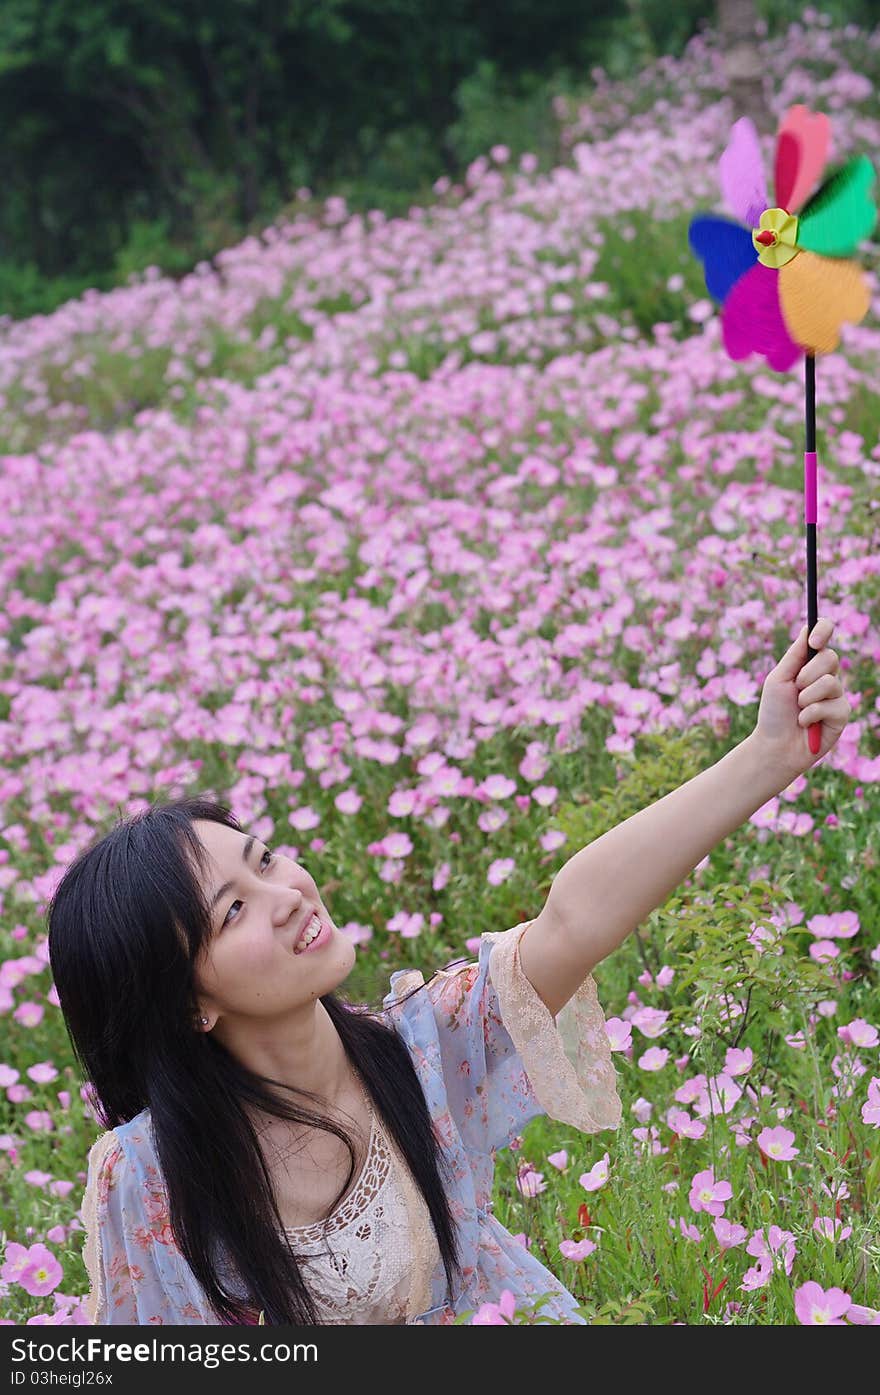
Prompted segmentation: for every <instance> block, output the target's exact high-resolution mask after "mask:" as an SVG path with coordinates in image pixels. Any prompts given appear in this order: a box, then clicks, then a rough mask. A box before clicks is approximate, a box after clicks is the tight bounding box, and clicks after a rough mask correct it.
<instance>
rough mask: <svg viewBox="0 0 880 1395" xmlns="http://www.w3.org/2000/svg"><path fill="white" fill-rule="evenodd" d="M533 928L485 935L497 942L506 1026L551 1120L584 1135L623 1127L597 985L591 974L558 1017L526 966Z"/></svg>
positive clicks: (494, 967) (493, 967)
mask: <svg viewBox="0 0 880 1395" xmlns="http://www.w3.org/2000/svg"><path fill="white" fill-rule="evenodd" d="M531 924H532V922H531V921H530V920H529V921H526V922H525V923H524V924H522V925H515V926H514V927H513V928H512V929H510V930H505V931H502V932H500V933H498V934H487V935H486V936H485V938H486V939H487V940H490V941H491V942H492V943H493V948H492V951H491V954H490V956H489V976H490V978H491V980H492V983H493V985H494V988H495V992H496V994H497V997H498V1005H499V1009H500V1012H501V1018H502V1021H503V1022H504V1026H505V1027H506V1029H507V1031H508V1032H509V1034H510V1037H511V1040H512V1041H513V1044H514V1046H515V1047H516V1050H517V1053H518V1055H519V1057H520V1060H521V1061H522V1063H523V1066H524V1067H525V1071H526V1074H527V1075H528V1078H529V1082H530V1084H531V1087H532V1090H533V1092H534V1094H535V1097H536V1098H537V1100H538V1101H539V1103H540V1104H541V1107H542V1108H543V1110H544V1112H545V1113H546V1114H548V1115H549V1116H550V1118H551V1119H558V1120H559V1121H560V1122H561V1123H565V1124H572V1125H573V1126H574V1127H575V1128H577V1129H580V1130H581V1131H582V1132H583V1133H597V1132H598V1131H599V1130H600V1129H616V1128H617V1127H618V1126H619V1124H620V1118H621V1103H620V1096H619V1094H618V1092H617V1075H616V1072H615V1069H614V1065H613V1064H612V1060H611V1043H610V1042H609V1040H608V1034H607V1032H606V1030H605V1015H604V1013H603V1011H602V1008H601V1006H600V1005H599V999H598V994H597V992H596V983H595V980H594V979H593V976H592V974H588V975H587V977H586V978H585V979H584V981H583V983H582V984H581V985H580V987H579V988H578V990H577V992H576V993H575V995H574V997H573V998H571V999H569V1001H568V1002H567V1003H566V1004H565V1007H563V1008H562V1010H561V1011H560V1012H559V1014H558V1015H557V1017H556V1018H555V1019H554V1018H553V1017H552V1016H551V1014H550V1011H549V1009H548V1008H547V1006H546V1004H545V1003H544V1002H543V1001H542V999H541V998H539V996H538V994H537V993H536V992H535V990H534V988H533V987H532V985H531V983H530V982H529V980H528V979H527V978H526V976H525V973H524V972H523V969H522V965H521V963H520V956H519V942H520V940H521V939H522V936H523V935H524V934H525V932H526V930H527V929H528V927H529V926H530V925H531Z"/></svg>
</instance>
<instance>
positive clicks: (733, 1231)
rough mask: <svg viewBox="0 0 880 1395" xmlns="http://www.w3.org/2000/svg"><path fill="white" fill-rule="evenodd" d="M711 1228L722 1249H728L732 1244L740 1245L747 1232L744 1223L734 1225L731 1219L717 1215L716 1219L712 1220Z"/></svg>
mask: <svg viewBox="0 0 880 1395" xmlns="http://www.w3.org/2000/svg"><path fill="white" fill-rule="evenodd" d="M712 1229H713V1230H714V1232H715V1239H716V1240H717V1241H718V1244H719V1245H720V1246H721V1249H722V1250H730V1249H732V1248H733V1246H734V1245H741V1244H742V1242H743V1241H744V1240H745V1239H746V1238H747V1236H748V1233H749V1232H748V1231H747V1230H746V1228H745V1226H744V1225H735V1224H734V1223H733V1221H727V1220H725V1219H724V1217H723V1216H719V1217H718V1219H717V1220H716V1221H713V1222H712Z"/></svg>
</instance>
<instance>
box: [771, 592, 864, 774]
mask: <svg viewBox="0 0 880 1395" xmlns="http://www.w3.org/2000/svg"><path fill="white" fill-rule="evenodd" d="M833 633H834V625H833V624H832V623H831V621H830V620H828V619H819V620H817V621H816V624H815V626H814V627H813V638H812V639H811V641H810V642H811V644H812V647H813V648H814V649H816V650H818V653H817V654H816V655H815V656H814V657H813V658H812V659H810V661H809V662H807V626H806V625H804V628H803V629H802V630H801V632H800V634H799V635H798V637H797V639H796V640H795V642H794V644H793V645H792V646H791V648H790V649H788V650H786V652H785V653H784V654H783V656H782V658H781V659H780V660H779V663H778V664H777V665H776V667H775V668H774V669H773V670H772V671H771V672H770V673H768V675H767V677H766V679H765V680H764V687H763V688H762V690H761V702H760V706H759V708H758V721H757V723H756V725H755V730H754V732H753V736H752V739H753V740H754V742H755V744H756V745H757V746H759V747H760V748H761V749H762V751H763V752H764V754H765V757H766V759H767V762H768V764H770V765H772V766H773V767H774V768H775V769H778V770H780V771H782V772H784V773H787V774H789V775H790V778H791V779H792V780H793V779H795V778H796V776H798V775H801V774H803V772H804V771H805V770H809V769H810V766H812V765H815V764H816V762H817V761H819V760H821V759H822V757H823V756H824V755H826V754H827V753H828V752H829V751H830V750H831V748H832V746H835V745H836V744H837V742H838V741H839V740H840V735H841V732H842V731H843V729H844V727H845V726H846V724H847V722H848V721H849V719H850V717H851V716H852V712H853V709H852V708H851V707H850V705H849V703H848V702H847V700H846V696H845V694H844V691H843V685H842V683H841V681H840V679H839V677H838V670H839V668H840V659H839V658H838V656H837V654H836V653H835V652H834V650H833V649H829V648H827V645H828V641H829V640H830V638H831V636H832V634H833ZM814 722H820V723H821V740H820V743H819V750H818V753H817V754H816V755H813V752H812V751H811V750H810V745H809V736H808V732H809V728H810V727H811V726H812V724H813V723H814Z"/></svg>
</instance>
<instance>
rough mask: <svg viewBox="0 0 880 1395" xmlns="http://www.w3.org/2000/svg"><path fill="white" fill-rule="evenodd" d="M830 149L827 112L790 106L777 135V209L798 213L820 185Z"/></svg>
mask: <svg viewBox="0 0 880 1395" xmlns="http://www.w3.org/2000/svg"><path fill="white" fill-rule="evenodd" d="M830 148H831V122H830V121H829V120H828V117H827V116H826V115H825V113H824V112H821V111H817V112H812V111H810V110H809V109H808V108H807V107H805V106H800V105H798V106H795V107H790V108H789V110H788V111H787V112H786V114H785V116H784V117H783V119H782V121H781V123H780V126H779V134H778V136H777V138H776V173H775V179H774V184H775V198H776V205H777V207H778V208H784V209H785V210H786V212H787V213H795V212H796V211H797V209H799V208H800V206H801V204H802V203H803V202H804V200H805V199H806V198H807V196H808V194H809V193H810V190H811V189H812V188H813V186H814V184H818V182H819V180H820V179H821V177H822V171H823V170H824V168H825V162H826V160H827V159H828V152H829V150H830Z"/></svg>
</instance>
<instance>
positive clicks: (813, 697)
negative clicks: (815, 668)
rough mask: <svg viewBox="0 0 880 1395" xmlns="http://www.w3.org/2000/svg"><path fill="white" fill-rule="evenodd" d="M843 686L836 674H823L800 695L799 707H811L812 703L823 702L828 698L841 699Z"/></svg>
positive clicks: (802, 690)
mask: <svg viewBox="0 0 880 1395" xmlns="http://www.w3.org/2000/svg"><path fill="white" fill-rule="evenodd" d="M842 693H843V685H842V684H841V681H840V679H839V678H838V677H837V675H836V674H835V673H823V674H822V677H821V678H817V679H816V681H815V683H811V684H810V686H809V687H808V688H802V689H801V691H800V692H799V693H798V707H809V705H810V703H811V702H822V701H824V700H825V699H827V698H835V697H840V696H841V694H842Z"/></svg>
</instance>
